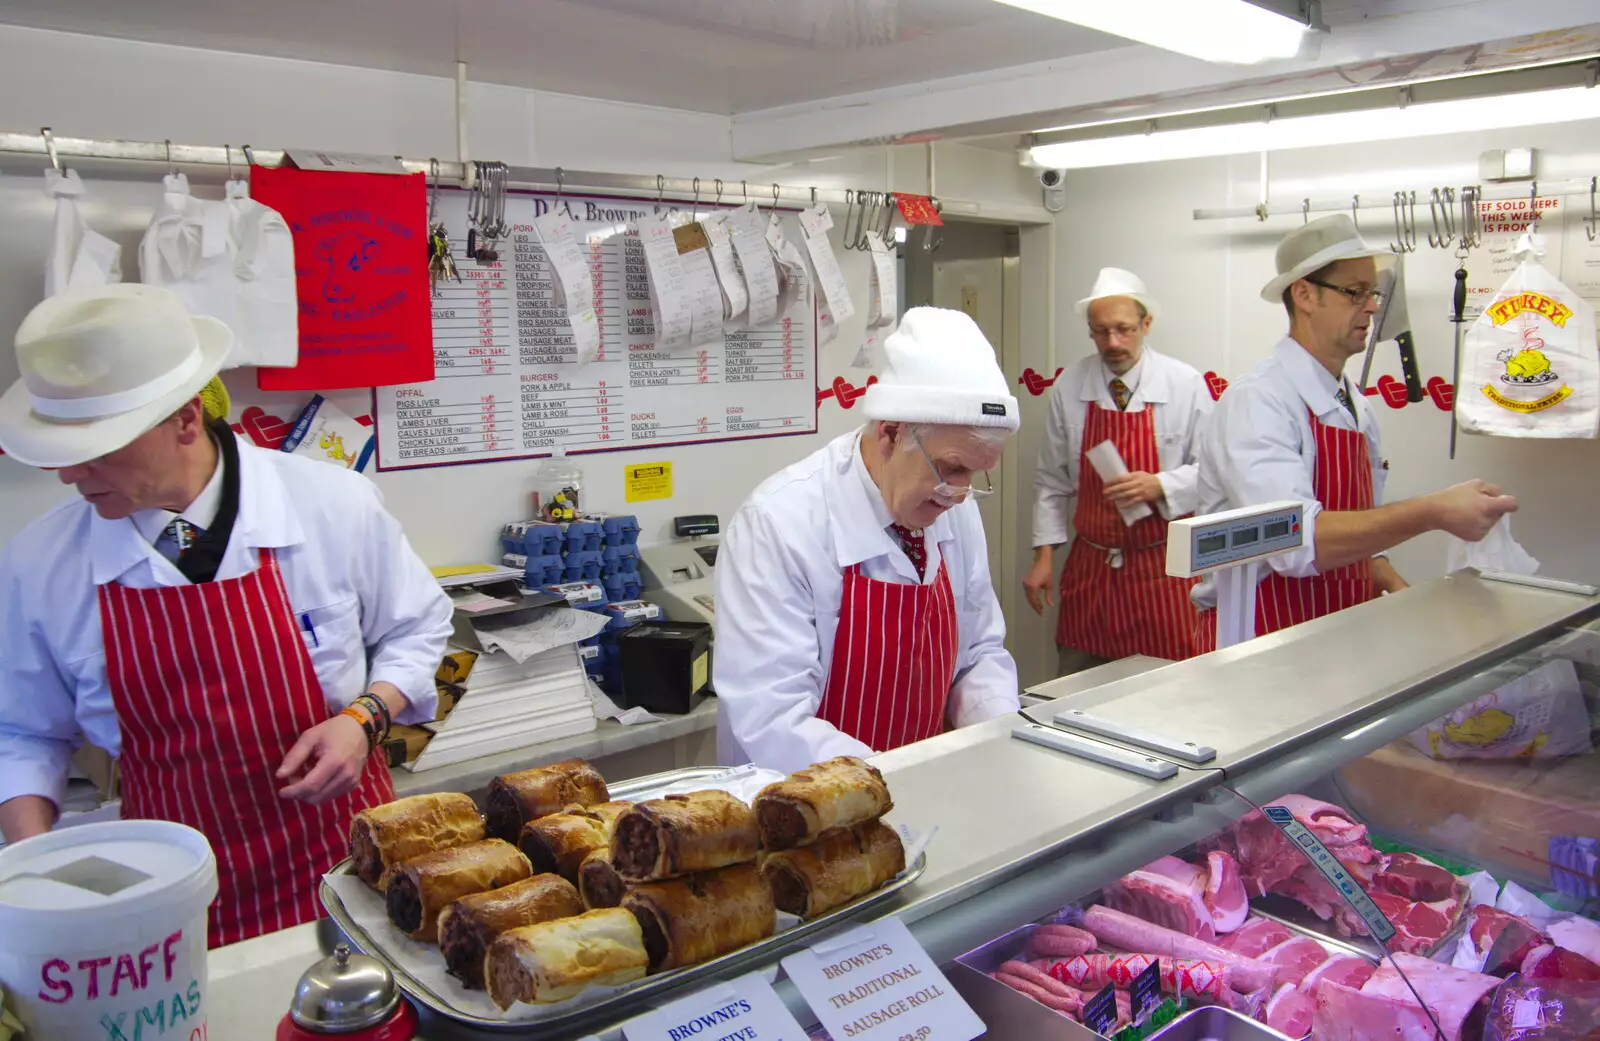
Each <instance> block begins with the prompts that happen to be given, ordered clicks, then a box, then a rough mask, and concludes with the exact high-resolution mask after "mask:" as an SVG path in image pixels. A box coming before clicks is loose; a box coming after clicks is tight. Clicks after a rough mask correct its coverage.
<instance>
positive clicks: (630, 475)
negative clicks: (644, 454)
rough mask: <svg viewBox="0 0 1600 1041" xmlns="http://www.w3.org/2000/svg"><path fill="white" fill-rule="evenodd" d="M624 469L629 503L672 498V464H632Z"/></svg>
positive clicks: (624, 485) (624, 484)
mask: <svg viewBox="0 0 1600 1041" xmlns="http://www.w3.org/2000/svg"><path fill="white" fill-rule="evenodd" d="M622 469H623V481H622V483H623V487H624V489H625V490H626V493H627V495H626V497H627V500H628V501H629V502H649V501H650V500H651V499H670V498H672V464H671V463H632V464H630V465H628V466H625V467H623V468H622Z"/></svg>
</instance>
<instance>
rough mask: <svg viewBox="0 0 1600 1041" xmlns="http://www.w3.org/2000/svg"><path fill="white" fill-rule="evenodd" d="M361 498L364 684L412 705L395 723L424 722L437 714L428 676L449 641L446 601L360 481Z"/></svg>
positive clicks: (357, 571) (357, 574) (358, 579)
mask: <svg viewBox="0 0 1600 1041" xmlns="http://www.w3.org/2000/svg"><path fill="white" fill-rule="evenodd" d="M360 482H361V484H362V485H363V486H364V487H365V489H366V490H367V495H366V496H364V497H363V501H361V502H360V504H359V505H360V508H361V509H362V510H363V512H364V513H365V514H366V517H365V523H363V524H360V525H359V526H358V527H357V530H358V531H361V532H363V535H362V544H361V545H360V546H359V547H357V550H356V553H357V556H356V563H355V567H354V568H353V572H354V574H353V577H354V580H355V586H356V595H357V596H358V597H359V598H360V601H361V640H362V643H364V644H365V645H366V648H367V661H368V663H369V664H368V667H367V685H368V686H369V687H370V686H371V685H372V684H373V683H376V682H378V681H379V680H383V681H386V682H388V683H393V684H394V685H395V686H396V687H398V688H400V692H401V693H402V694H404V695H405V696H406V698H407V700H409V701H410V702H411V704H410V705H409V706H408V707H407V708H406V710H405V711H404V712H402V713H400V714H399V715H398V716H396V717H395V720H394V721H395V722H396V723H424V722H427V721H429V720H431V719H433V717H434V715H435V714H436V713H437V710H438V704H439V695H438V692H437V691H436V689H435V688H434V674H435V673H436V672H438V671H439V662H440V660H441V659H442V658H443V657H444V650H445V643H446V642H447V641H448V640H449V638H450V632H451V625H450V618H451V613H452V608H451V606H450V598H449V597H448V596H447V595H445V591H444V590H443V589H441V588H440V587H439V581H438V579H436V578H434V577H433V573H432V572H430V571H429V570H428V567H427V565H426V564H424V563H423V562H422V559H421V558H420V557H418V556H417V554H416V551H414V550H413V549H412V548H411V543H409V542H408V541H406V536H405V532H403V531H401V530H400V522H399V521H397V520H395V519H394V517H393V516H392V515H391V514H390V513H389V511H388V510H386V509H384V508H383V503H382V500H381V497H380V496H379V495H378V490H377V489H376V488H374V487H373V486H372V484H371V483H370V482H369V481H367V480H366V479H365V478H360Z"/></svg>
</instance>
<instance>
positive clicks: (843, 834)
mask: <svg viewBox="0 0 1600 1041" xmlns="http://www.w3.org/2000/svg"><path fill="white" fill-rule="evenodd" d="M905 867H906V851H905V848H904V847H903V846H902V845H901V844H900V836H899V835H898V834H896V833H895V830H894V829H893V828H891V827H889V826H888V825H886V824H884V823H882V822H881V821H868V822H867V823H865V824H857V825H854V826H853V827H848V828H834V829H833V830H831V831H825V832H823V833H822V837H821V838H819V839H818V840H817V841H816V842H814V843H812V844H811V845H809V846H800V847H799V848H797V849H786V850H779V851H778V852H775V853H768V854H767V856H766V858H765V859H764V860H762V862H761V874H762V876H763V877H764V878H765V879H766V880H767V885H768V887H769V888H770V889H771V891H772V902H773V903H774V904H776V905H777V907H778V910H780V911H786V912H788V913H789V914H792V915H799V916H800V917H801V918H815V917H816V916H817V915H820V914H826V913H828V912H829V911H832V910H833V909H834V908H837V907H843V906H844V905H845V904H848V903H849V902H850V901H852V900H854V899H855V898H856V897H858V896H864V895H865V894H867V893H870V892H872V891H873V890H875V889H877V888H878V887H879V886H881V885H883V884H884V883H885V882H888V881H889V880H890V879H891V878H894V877H895V876H896V875H898V874H899V873H900V872H902V871H904V870H905Z"/></svg>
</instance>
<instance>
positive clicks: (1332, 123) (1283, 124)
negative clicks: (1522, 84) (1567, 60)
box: [1030, 87, 1600, 170]
mask: <svg viewBox="0 0 1600 1041" xmlns="http://www.w3.org/2000/svg"><path fill="white" fill-rule="evenodd" d="M1579 119H1600V88H1585V87H1565V88H1562V89H1560V90H1543V91H1532V92H1524V93H1520V94H1505V95H1501V96H1498V97H1484V98H1462V99H1459V100H1455V101H1436V102H1429V103H1416V104H1411V105H1408V106H1406V107H1405V108H1379V109H1363V110H1358V111H1354V112H1330V113H1326V114H1322V115H1315V116H1291V117H1287V118H1281V119H1274V120H1272V121H1270V122H1267V121H1261V122H1253V123H1229V124H1225V125H1222V126H1207V127H1192V128H1189V129H1184V130H1158V131H1156V132H1154V133H1150V134H1127V135H1123V136H1121V137H1098V138H1089V139H1085V140H1081V141H1061V142H1057V143H1055V144H1048V145H1036V146H1034V148H1033V149H1032V150H1031V152H1030V157H1031V159H1032V161H1033V163H1034V165H1036V166H1040V167H1046V168H1053V169H1060V170H1076V169H1083V168H1086V167H1093V166H1122V165H1126V164H1130V163H1152V162H1160V161H1162V160H1165V159H1197V158H1200V157H1202V156H1211V155H1236V154H1240V153H1245V152H1279V151H1284V150H1287V149H1290V148H1314V147H1317V146H1319V145H1343V144H1355V143H1358V142H1363V141H1396V140H1401V139H1405V138H1412V137H1428V136H1433V135H1437V134H1459V133H1465V132H1469V131H1473V130H1495V129H1499V128H1502V127H1524V126H1542V125H1544V124H1547V123H1567V122H1571V121H1573V120H1579Z"/></svg>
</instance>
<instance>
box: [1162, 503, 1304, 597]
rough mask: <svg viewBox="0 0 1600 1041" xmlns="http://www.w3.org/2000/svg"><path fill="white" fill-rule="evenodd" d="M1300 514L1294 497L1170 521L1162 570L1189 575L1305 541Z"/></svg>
mask: <svg viewBox="0 0 1600 1041" xmlns="http://www.w3.org/2000/svg"><path fill="white" fill-rule="evenodd" d="M1303 513H1304V510H1303V508H1302V505H1301V504H1300V503H1299V502H1296V501H1293V500H1285V501H1282V502H1270V503H1263V504H1261V505H1258V506H1246V507H1240V508H1238V509H1234V510H1224V511H1221V512H1218V513H1213V514H1209V515H1206V516H1202V517H1184V518H1181V519H1179V520H1175V521H1173V522H1172V523H1171V525H1169V527H1168V531H1169V533H1170V534H1169V537H1168V539H1167V566H1166V571H1167V574H1169V575H1173V576H1176V577H1180V578H1191V577H1194V576H1196V575H1203V574H1206V573H1208V572H1211V571H1216V570H1217V569H1219V568H1226V567H1233V566H1235V565H1238V564H1243V563H1245V562H1246V561H1252V560H1260V559H1263V558H1265V557H1270V556H1275V555H1277V554H1279V553H1285V552H1288V551H1289V550H1292V549H1295V548H1297V547H1299V546H1301V545H1302V544H1303V543H1304V540H1305V533H1304V531H1303V530H1302V527H1301V523H1300V522H1301V517H1302V515H1303Z"/></svg>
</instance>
